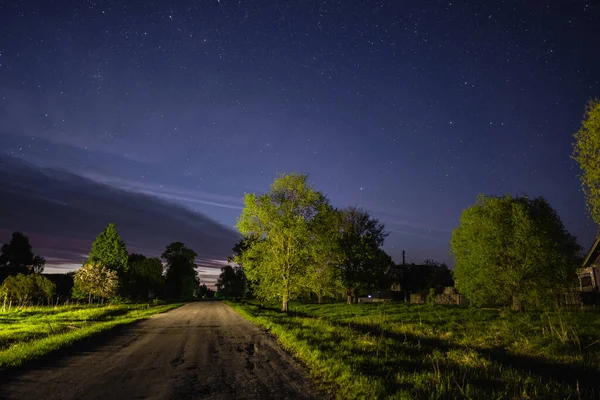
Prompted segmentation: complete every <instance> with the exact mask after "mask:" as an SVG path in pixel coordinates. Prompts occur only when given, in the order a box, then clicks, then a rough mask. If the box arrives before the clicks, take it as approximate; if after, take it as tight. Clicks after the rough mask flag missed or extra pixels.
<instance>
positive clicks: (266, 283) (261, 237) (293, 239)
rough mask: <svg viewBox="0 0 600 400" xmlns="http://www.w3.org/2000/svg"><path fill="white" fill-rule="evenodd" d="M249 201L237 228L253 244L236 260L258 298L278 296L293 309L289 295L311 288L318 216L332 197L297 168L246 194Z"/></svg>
mask: <svg viewBox="0 0 600 400" xmlns="http://www.w3.org/2000/svg"><path fill="white" fill-rule="evenodd" d="M244 205H245V207H244V209H243V211H242V215H241V216H240V218H239V219H238V224H237V227H238V229H239V231H240V232H241V233H242V234H243V235H244V236H245V237H246V238H248V240H250V243H251V244H250V246H249V247H248V249H246V250H245V251H244V252H243V254H242V256H238V257H237V258H236V262H237V263H239V264H242V265H243V268H244V272H245V273H246V276H247V278H248V279H249V280H250V281H251V282H252V283H253V290H254V292H255V294H256V295H257V296H258V297H260V298H263V299H278V300H279V301H281V303H282V310H283V311H287V309H288V302H289V300H290V299H292V298H294V297H296V296H297V295H299V294H300V293H302V291H303V290H306V274H307V271H308V269H309V267H310V265H311V263H312V258H311V256H312V255H313V251H312V248H313V245H314V238H315V236H316V235H318V231H317V229H316V227H317V225H318V224H317V223H316V221H317V220H318V218H317V217H318V215H319V214H320V213H322V212H326V211H327V210H328V209H329V203H328V201H327V198H326V197H325V196H324V195H323V194H322V193H321V192H319V191H317V190H315V189H314V188H313V187H312V186H311V185H309V184H308V182H307V176H306V175H301V174H296V173H292V174H289V175H285V174H282V175H280V176H279V177H278V178H277V179H275V181H274V182H273V184H272V185H271V189H270V191H269V192H268V193H266V194H264V195H256V194H246V195H245V197H244Z"/></svg>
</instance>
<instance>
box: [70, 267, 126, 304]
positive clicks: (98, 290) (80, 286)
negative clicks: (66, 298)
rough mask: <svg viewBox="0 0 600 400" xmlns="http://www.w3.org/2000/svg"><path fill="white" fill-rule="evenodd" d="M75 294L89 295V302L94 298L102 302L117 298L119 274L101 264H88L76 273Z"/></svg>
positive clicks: (74, 278) (74, 279) (74, 280)
mask: <svg viewBox="0 0 600 400" xmlns="http://www.w3.org/2000/svg"><path fill="white" fill-rule="evenodd" d="M73 282H74V286H73V292H74V293H75V294H79V295H82V296H85V295H87V296H88V299H89V301H90V302H91V301H92V298H93V297H98V298H100V299H102V300H104V299H107V298H110V297H112V296H115V295H116V294H117V292H118V290H119V277H118V276H117V272H116V271H114V270H112V269H110V268H108V266H106V265H104V264H101V263H92V262H88V263H86V264H85V265H83V267H81V268H80V269H78V270H77V271H75V275H74V277H73Z"/></svg>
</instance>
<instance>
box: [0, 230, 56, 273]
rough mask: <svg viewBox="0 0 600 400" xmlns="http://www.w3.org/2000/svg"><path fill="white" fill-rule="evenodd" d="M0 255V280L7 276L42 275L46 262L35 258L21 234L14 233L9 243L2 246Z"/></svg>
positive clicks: (26, 239)
mask: <svg viewBox="0 0 600 400" xmlns="http://www.w3.org/2000/svg"><path fill="white" fill-rule="evenodd" d="M1 251H2V253H1V254H0V267H1V268H2V270H3V271H2V272H3V273H0V275H2V276H0V279H2V278H4V277H6V276H8V275H16V274H19V273H21V274H28V273H42V272H43V271H44V264H46V260H45V259H44V257H41V256H36V255H34V254H33V251H32V250H31V244H30V243H29V238H28V237H27V236H25V235H24V234H22V233H21V232H14V233H13V234H12V238H11V240H10V242H9V243H6V244H4V245H2V250H1Z"/></svg>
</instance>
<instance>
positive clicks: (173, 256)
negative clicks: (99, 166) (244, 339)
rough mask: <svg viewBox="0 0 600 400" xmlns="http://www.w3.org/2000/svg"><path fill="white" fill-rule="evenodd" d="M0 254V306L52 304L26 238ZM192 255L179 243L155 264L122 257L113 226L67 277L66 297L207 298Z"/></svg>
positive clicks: (17, 236)
mask: <svg viewBox="0 0 600 400" xmlns="http://www.w3.org/2000/svg"><path fill="white" fill-rule="evenodd" d="M1 250H2V252H1V254H0V277H2V285H1V286H0V296H2V300H3V304H4V306H6V304H7V303H9V304H15V305H18V306H27V305H33V304H41V303H48V304H50V303H52V298H53V296H55V294H56V284H55V283H54V282H52V281H51V280H50V279H48V278H47V277H45V276H43V275H42V272H43V270H44V264H45V260H44V258H43V257H40V256H35V255H34V254H33V252H32V248H31V245H30V243H29V239H28V238H27V236H25V235H24V234H22V233H20V232H15V233H13V235H12V238H11V240H10V242H9V243H7V244H4V245H3V246H2V249H1ZM196 255H197V254H196V253H195V252H194V251H193V250H192V249H190V248H188V247H187V246H185V245H184V244H183V243H181V242H174V243H171V244H169V245H168V246H166V248H165V251H164V252H163V253H162V255H161V258H152V257H146V256H144V255H142V254H136V253H131V254H129V253H128V252H127V247H126V245H125V242H124V241H123V240H122V239H121V237H120V236H119V234H118V232H117V230H116V228H115V226H114V224H112V223H110V224H108V225H107V226H106V228H105V229H104V231H102V232H101V233H100V234H99V235H98V237H97V238H96V239H95V241H94V242H93V244H92V247H91V249H90V252H89V254H88V257H87V259H86V260H85V262H84V263H83V265H82V267H81V268H80V269H78V270H77V271H74V272H71V273H68V274H67V275H68V276H70V277H71V278H72V288H70V290H69V293H68V296H69V297H70V298H73V299H84V300H86V301H88V302H90V303H91V302H92V301H99V302H104V301H105V300H107V299H115V298H121V299H127V300H133V301H147V300H149V299H154V298H159V297H160V298H166V299H193V298H198V297H203V296H207V295H208V296H210V295H211V293H212V291H211V290H210V289H209V288H207V287H206V285H201V284H200V279H199V277H198V274H197V272H196V264H195V259H196Z"/></svg>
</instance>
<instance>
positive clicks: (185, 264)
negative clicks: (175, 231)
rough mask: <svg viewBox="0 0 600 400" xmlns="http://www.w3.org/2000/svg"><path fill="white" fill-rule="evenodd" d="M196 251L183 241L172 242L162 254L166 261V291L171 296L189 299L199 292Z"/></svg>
mask: <svg viewBox="0 0 600 400" xmlns="http://www.w3.org/2000/svg"><path fill="white" fill-rule="evenodd" d="M196 256H197V254H196V252H195V251H194V250H192V249H190V248H188V247H186V246H185V245H184V244H183V243H181V242H175V243H171V244H170V245H168V246H167V248H166V250H165V251H164V253H163V254H162V258H163V259H165V261H166V264H167V265H166V282H165V286H166V291H167V296H169V297H170V298H180V299H189V298H192V297H195V296H196V295H197V293H198V287H199V286H200V280H199V279H198V274H197V273H196V263H195V260H196Z"/></svg>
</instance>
